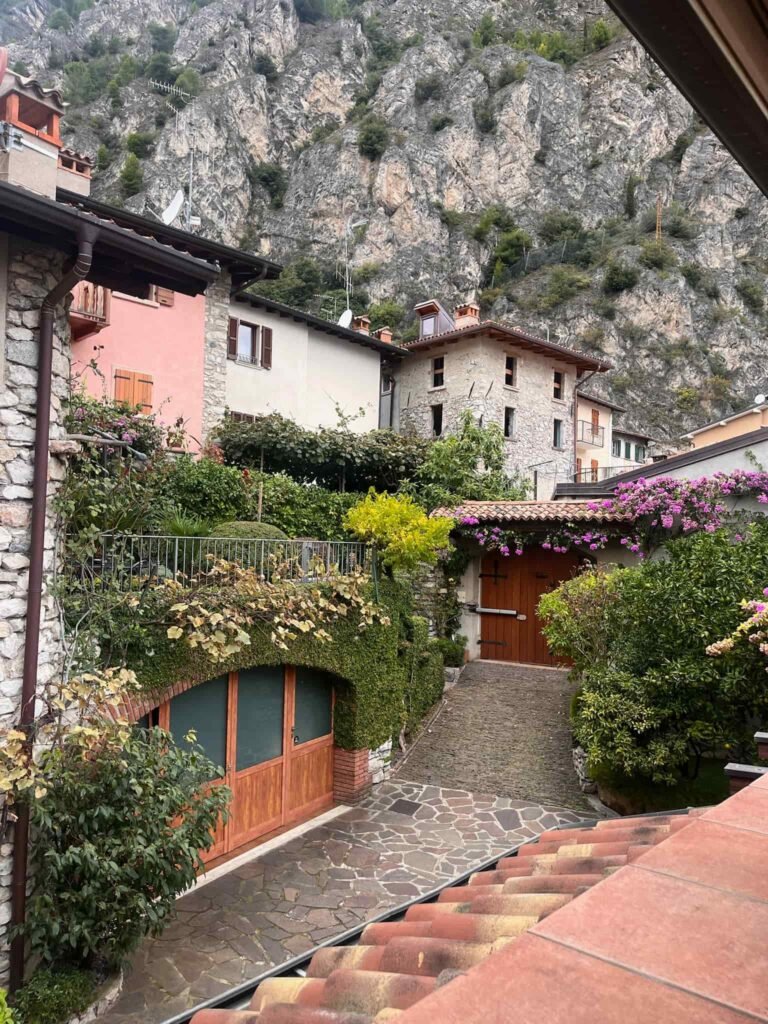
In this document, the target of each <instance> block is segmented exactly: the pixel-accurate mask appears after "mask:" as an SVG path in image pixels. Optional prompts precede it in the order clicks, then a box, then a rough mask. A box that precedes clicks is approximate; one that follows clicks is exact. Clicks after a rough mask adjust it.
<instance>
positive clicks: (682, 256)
mask: <svg viewBox="0 0 768 1024" xmlns="http://www.w3.org/2000/svg"><path fill="white" fill-rule="evenodd" d="M321 6H322V7H323V10H325V12H326V16H324V17H321V18H320V19H319V20H315V21H311V20H307V19H308V18H309V19H311V18H313V17H315V15H314V13H313V12H314V11H315V10H316V9H317V8H319V7H321ZM350 8H351V9H350ZM0 10H2V9H0ZM51 12H52V8H51V7H50V5H49V2H48V0H31V2H28V3H25V2H24V0H20V2H17V4H16V6H13V7H10V9H9V8H8V3H7V0H6V7H5V9H4V13H0V27H1V28H2V35H3V37H4V38H5V39H6V40H11V59H12V61H15V60H18V61H22V62H23V63H24V64H26V65H27V67H28V68H29V69H30V70H32V71H34V72H36V73H38V74H39V75H40V77H41V78H42V79H43V80H45V81H46V82H50V81H53V80H55V81H58V82H63V83H64V84H65V85H67V84H68V85H69V88H70V90H71V91H72V98H73V107H72V111H71V116H70V118H69V124H70V128H69V131H70V136H71V141H72V142H73V143H74V144H76V145H77V146H78V147H79V148H85V149H88V150H90V151H94V152H95V151H96V150H97V149H98V148H99V147H100V146H101V147H102V148H101V165H102V170H101V171H100V173H99V174H98V176H97V179H96V182H95V187H94V191H95V193H96V194H97V195H98V196H100V197H103V198H106V199H109V200H111V201H115V200H118V199H121V196H122V200H123V201H125V202H127V203H128V205H130V206H131V207H132V208H135V209H139V210H144V211H148V210H158V209H160V208H162V207H163V206H164V205H165V204H166V203H167V202H168V201H169V200H170V198H171V196H172V195H173V193H174V192H175V190H176V189H177V188H178V187H179V185H186V182H187V170H188V165H189V157H190V146H191V145H192V144H193V143H194V146H195V154H194V159H195V166H196V173H195V179H194V192H193V206H194V212H195V213H196V214H198V215H199V216H200V217H201V218H202V228H201V231H202V232H203V233H205V234H209V235H211V236H212V237H217V238H221V239H223V240H224V241H227V242H230V243H233V244H248V245H251V246H254V247H256V248H259V249H261V251H263V252H265V253H269V254H270V255H271V256H273V257H274V258H277V259H280V260H283V261H290V260H291V259H294V258H296V257H297V256H307V255H309V256H312V257H313V258H315V259H316V260H318V261H320V262H322V263H325V264H330V265H331V266H332V265H333V264H334V263H335V262H337V261H339V259H340V257H341V254H342V251H343V238H344V234H345V230H346V228H347V225H348V224H349V223H350V222H353V223H354V222H357V221H364V222H365V223H364V224H361V225H359V226H358V227H357V228H355V229H354V231H353V233H352V237H351V240H350V251H351V254H352V262H353V266H354V267H355V268H357V276H358V278H359V279H360V280H361V281H364V282H365V284H364V287H365V290H366V291H367V292H368V294H369V296H370V299H371V301H372V302H374V303H381V302H383V301H384V300H394V302H395V303H397V304H398V305H400V306H401V307H403V308H404V309H408V308H410V306H411V305H412V304H413V302H414V301H418V300H420V299H423V298H425V297H428V296H437V297H439V298H441V299H442V300H443V301H444V302H445V303H446V304H452V303H453V302H455V301H457V300H463V299H465V298H468V297H471V296H474V295H477V294H481V297H482V300H483V305H484V312H485V314H487V315H493V316H494V317H497V318H504V319H508V320H511V321H512V322H513V323H515V324H520V325H523V326H525V327H526V328H528V329H530V330H533V331H536V332H545V331H546V330H547V329H548V330H549V332H550V337H552V338H553V339H554V338H558V339H559V340H561V341H563V342H565V343H567V344H571V345H574V346H587V347H589V348H590V349H592V350H594V351H601V352H604V353H605V355H606V357H607V358H609V359H610V360H611V361H612V362H613V363H614V364H615V370H614V371H613V373H612V374H610V375H609V376H608V377H607V378H606V379H605V380H602V379H599V380H598V379H596V380H595V381H594V382H593V384H592V386H591V390H593V391H594V392H601V393H603V394H605V395H606V396H610V397H612V398H613V399H614V400H615V401H618V402H619V403H620V404H623V405H626V407H627V409H628V413H627V420H626V422H627V423H629V424H631V425H634V426H637V427H641V428H646V429H648V430H649V431H650V432H652V433H654V434H656V435H658V436H661V437H668V438H669V437H674V436H676V435H677V433H678V432H679V431H680V430H681V429H684V428H686V427H689V426H691V425H693V424H695V423H697V422H701V421H702V420H706V419H708V418H711V417H712V416H717V415H721V414H722V413H724V412H726V411H729V410H730V409H732V408H733V407H734V406H739V405H742V404H744V403H745V402H748V401H750V400H751V399H752V397H753V396H754V393H756V392H757V391H758V390H765V385H766V383H767V382H766V379H765V378H766V374H765V371H764V369H763V367H764V365H765V362H766V354H768V341H766V339H765V312H764V309H763V292H764V287H765V277H766V270H767V269H768V262H767V257H768V243H767V242H766V231H765V228H766V223H767V222H768V204H766V202H765V200H764V199H763V198H762V196H760V194H759V193H758V192H757V190H756V189H755V188H754V186H753V185H752V184H751V183H750V181H749V180H748V179H747V177H746V175H745V174H744V173H743V172H742V171H741V170H740V169H739V168H738V167H737V166H736V165H735V163H734V161H733V160H732V159H731V158H730V157H729V156H728V154H727V153H726V152H725V151H724V150H723V148H722V146H721V145H720V144H719V143H718V142H717V140H716V139H715V138H714V137H713V136H712V134H711V133H709V132H708V131H706V130H704V128H703V127H702V126H701V125H700V124H698V122H697V121H696V119H695V116H694V114H693V112H692V111H691V109H690V107H689V106H688V105H687V103H686V102H685V100H684V99H683V98H682V97H681V96H680V95H679V94H678V93H677V91H676V90H675V89H674V87H673V86H671V85H670V84H669V82H668V81H667V80H666V79H665V78H664V76H663V75H662V74H661V72H660V71H659V69H658V68H657V67H656V66H655V65H654V64H653V62H652V61H650V59H649V58H648V57H647V56H646V55H645V53H644V52H643V51H642V49H641V48H640V47H639V46H638V45H637V44H636V43H635V42H634V41H633V40H632V39H631V38H630V37H628V36H627V35H626V34H625V33H623V32H621V30H620V29H619V28H618V26H616V25H615V23H613V22H611V20H610V16H609V15H608V14H607V9H606V8H605V7H604V5H603V4H602V2H601V0H557V2H556V3H555V2H552V0H496V2H490V0H462V2H461V3H459V2H458V0H430V2H429V3H413V2H412V0H367V2H364V3H355V2H354V0H352V2H350V0H346V2H344V0H327V2H326V3H325V4H321V0H295V2H294V0H246V2H242V0H210V2H208V3H207V4H205V5H204V6H203V5H201V4H200V3H199V0H198V3H197V4H196V3H192V4H190V3H189V2H188V0H101V2H99V3H96V4H95V5H94V6H93V7H91V8H90V9H87V10H85V11H84V12H83V13H81V14H80V16H79V19H78V20H77V21H76V22H70V23H67V21H66V18H65V17H62V16H61V15H56V14H55V13H54V15H53V16H52V13H51ZM484 16H485V18H484ZM600 18H604V19H606V21H607V22H608V25H609V27H610V28H611V32H612V38H611V39H610V41H608V42H607V44H606V45H602V44H603V43H605V39H604V38H600V36H599V30H598V35H595V22H596V21H597V20H598V19H600ZM152 23H155V24H158V25H167V26H173V27H174V28H175V30H176V32H177V34H176V38H175V39H173V38H172V37H171V39H170V41H168V40H167V39H166V40H165V41H163V40H160V46H158V39H157V35H156V33H155V35H154V36H153V34H152V32H151V31H150V25H152ZM51 24H53V25H58V26H60V27H57V28H51V27H49V26H50V25H51ZM537 31H538V32H539V33H540V34H539V35H535V34H534V33H536V32H537ZM553 32H560V33H562V36H561V37H557V38H555V39H554V40H553V37H552V36H551V35H541V33H553ZM582 38H586V39H587V43H586V45H583V44H582ZM558 43H559V44H561V45H559V46H558ZM153 48H154V51H158V49H160V50H162V49H163V48H165V49H168V50H171V51H172V56H171V63H172V65H173V71H172V73H171V75H170V77H173V76H174V75H175V74H176V73H178V71H179V70H180V69H190V68H191V69H195V71H196V72H197V75H196V76H195V75H193V76H192V77H191V78H190V76H189V75H185V77H184V78H183V79H179V81H180V83H181V84H185V83H187V84H189V83H190V82H191V86H192V88H191V91H193V92H194V91H195V90H196V89H197V87H198V82H199V87H200V91H199V95H197V96H196V97H195V98H193V99H192V100H191V101H190V102H188V103H187V105H186V107H185V108H184V110H183V112H182V113H181V114H179V115H178V117H177V116H176V115H175V114H174V113H173V112H172V111H171V110H170V109H169V107H168V104H167V101H166V99H165V98H164V97H163V96H161V95H159V94H158V93H157V92H156V91H154V90H153V89H152V87H151V86H150V85H149V83H148V81H147V77H146V74H147V71H146V70H145V66H144V65H145V63H146V62H147V61H148V60H150V59H151V58H152V55H153ZM103 51H104V52H103ZM155 56H156V57H157V53H155ZM84 57H85V58H88V64H87V65H85V66H86V67H87V68H88V69H89V71H88V74H90V79H89V80H88V81H86V82H85V85H84V84H83V72H82V70H80V71H78V70H77V69H75V71H73V70H72V68H71V65H70V66H69V67H68V68H67V69H66V70H65V65H67V63H68V62H71V61H82V60H83V58H84ZM267 58H268V59H267ZM574 58H576V59H575V60H574ZM121 61H122V64H121ZM166 63H167V62H166ZM161 64H162V61H161ZM80 67H82V65H80ZM151 67H152V65H150V69H151ZM154 67H155V68H156V67H157V61H156V60H155V65H154ZM161 70H162V68H161ZM198 76H199V78H198ZM130 133H147V135H146V136H142V137H141V138H140V140H139V143H138V144H136V143H134V148H137V149H138V152H139V153H140V154H141V153H142V152H144V153H145V154H146V155H144V156H142V160H141V163H142V167H143V183H142V184H141V188H140V191H139V192H138V193H137V194H136V195H134V196H132V197H130V198H128V197H126V195H125V193H126V191H131V189H130V188H129V189H126V187H125V184H124V183H121V179H120V174H121V168H122V167H123V165H124V161H125V158H126V152H125V148H124V145H125V140H126V139H128V137H129V136H130ZM371 137H373V142H372V143H371V145H368V144H367V142H370V141H371ZM142 139H143V143H142ZM361 141H362V145H361ZM361 148H362V149H363V150H364V151H366V152H367V154H368V155H366V153H364V152H361ZM134 187H135V186H134ZM657 196H660V197H661V206H662V228H663V242H662V244H661V245H657V244H656V243H655V241H654V239H655V234H654V229H655V207H656V202H657ZM565 214H567V215H569V216H565ZM518 229H519V230H518ZM323 287H325V286H324V285H323V286H321V290H322V288H323ZM313 301H315V302H316V304H317V305H320V306H322V305H323V300H322V298H317V299H314V298H313ZM325 308H326V309H327V310H328V311H329V312H332V311H333V308H332V304H331V307H330V309H329V308H328V304H327V303H326V307H325ZM340 311H341V310H340V309H339V310H338V312H340ZM386 312H387V313H388V314H389V315H390V318H391V317H392V316H394V317H395V318H397V316H398V310H397V309H396V308H394V307H392V306H389V307H387V308H386ZM398 328H399V329H400V330H401V331H402V330H405V329H407V319H405V320H403V322H402V323H400V324H398Z"/></svg>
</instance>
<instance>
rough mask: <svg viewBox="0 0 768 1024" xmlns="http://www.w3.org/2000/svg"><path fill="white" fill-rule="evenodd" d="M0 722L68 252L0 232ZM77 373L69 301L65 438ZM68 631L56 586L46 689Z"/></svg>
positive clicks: (45, 652)
mask: <svg viewBox="0 0 768 1024" xmlns="http://www.w3.org/2000/svg"><path fill="white" fill-rule="evenodd" d="M0 239H2V241H3V243H4V244H3V245H1V246H0V331H2V339H3V345H2V348H3V353H4V359H3V360H2V361H0V728H8V727H10V726H11V725H12V724H15V723H16V721H17V720H18V714H19V705H20V697H21V677H22V667H23V660H24V619H25V615H26V601H27V586H28V577H29V571H28V570H29V539H30V538H29V526H30V519H31V510H32V466H33V459H34V427H35V412H36V402H37V357H38V323H39V316H40V305H41V303H42V300H43V298H44V297H45V295H46V294H47V293H48V291H50V289H51V288H52V287H53V286H54V285H55V284H56V282H57V281H58V280H59V278H60V277H61V273H62V261H63V257H61V256H60V255H58V254H54V253H51V252H50V250H46V249H43V248H36V247H34V246H32V245H31V244H29V243H25V244H24V245H23V246H21V245H19V244H18V243H17V241H16V240H14V239H13V238H11V239H9V240H8V239H5V238H4V236H0ZM69 376H70V348H69V325H68V321H67V315H66V313H65V312H64V304H62V308H61V311H60V312H59V315H58V316H57V318H56V322H55V324H54V337H53V389H52V399H51V438H52V439H53V440H56V439H61V438H62V437H63V435H64V427H63V424H62V418H63V415H62V403H63V400H64V399H65V398H66V396H67V393H68V387H69ZM64 472H65V467H64V463H63V462H62V461H61V460H60V459H59V458H57V457H56V456H54V455H52V456H51V459H50V463H49V483H48V517H47V523H46V534H45V562H44V569H45V572H46V575H47V576H48V574H50V572H51V570H52V569H53V554H54V517H53V498H54V497H55V493H56V490H57V487H58V482H59V481H61V479H62V478H63V476H64ZM61 657H62V637H61V632H60V629H59V620H58V615H57V613H56V607H55V602H54V599H53V596H52V594H51V592H50V587H49V586H48V585H46V586H45V588H44V591H43V604H42V609H41V628H40V668H39V672H38V684H39V686H40V687H41V688H42V687H44V686H45V685H46V683H48V682H49V680H50V679H51V678H52V677H53V675H54V674H55V673H56V672H57V671H59V670H60V666H61ZM11 852H12V837H11V836H10V835H8V834H6V835H3V836H0V985H5V984H6V982H7V976H8V960H7V952H8V936H7V928H8V921H9V919H10V882H11Z"/></svg>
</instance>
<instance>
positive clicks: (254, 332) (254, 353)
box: [242, 324, 261, 366]
mask: <svg viewBox="0 0 768 1024" xmlns="http://www.w3.org/2000/svg"><path fill="white" fill-rule="evenodd" d="M242 326H245V325H242ZM249 330H250V332H251V362H252V363H253V365H254V366H258V365H259V332H260V331H261V328H260V327H259V325H258V324H250V325H249Z"/></svg>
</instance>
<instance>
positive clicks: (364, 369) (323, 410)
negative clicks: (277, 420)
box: [226, 302, 381, 433]
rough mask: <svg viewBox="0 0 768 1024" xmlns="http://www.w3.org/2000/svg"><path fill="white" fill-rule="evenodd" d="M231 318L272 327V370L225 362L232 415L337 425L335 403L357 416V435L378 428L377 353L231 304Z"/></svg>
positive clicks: (308, 424)
mask: <svg viewBox="0 0 768 1024" xmlns="http://www.w3.org/2000/svg"><path fill="white" fill-rule="evenodd" d="M230 316H234V317H237V318H238V319H239V320H245V321H248V322H249V323H256V324H259V325H261V326H262V327H271V328H272V331H273V336H272V369H271V370H262V369H261V368H260V367H257V366H252V365H251V364H249V363H238V362H235V361H234V360H228V362H227V388H226V402H227V406H228V408H229V409H230V411H232V412H239V413H247V414H249V415H255V414H263V413H271V412H277V413H280V414H281V415H282V416H287V417H289V418H290V419H293V420H295V421H296V422H297V423H299V424H301V425H302V426H304V427H335V426H338V424H339V418H338V415H337V411H336V407H337V405H338V406H339V407H340V408H341V410H342V411H343V412H344V414H345V415H347V416H357V414H358V412H359V410H360V409H361V408H362V409H363V410H364V414H363V415H362V416H360V417H359V418H356V419H354V420H353V421H352V422H351V423H350V424H349V426H350V429H351V430H353V431H356V432H359V433H362V432H364V431H366V430H373V429H375V428H376V427H377V426H378V424H379V389H380V379H381V357H380V355H379V353H378V352H377V351H375V350H374V349H370V348H366V347H365V346H363V345H356V344H355V343H354V342H353V341H347V340H346V339H344V338H335V337H333V335H330V334H324V333H322V332H320V331H316V330H314V329H313V328H311V327H309V326H308V325H307V324H303V323H296V322H295V321H294V320H289V319H286V318H283V317H280V316H277V315H276V314H274V313H270V312H269V311H268V310H264V309H260V308H257V307H253V306H250V305H248V304H247V303H239V302H236V303H232V304H231V305H230Z"/></svg>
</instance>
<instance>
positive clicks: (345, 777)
mask: <svg viewBox="0 0 768 1024" xmlns="http://www.w3.org/2000/svg"><path fill="white" fill-rule="evenodd" d="M333 755H334V756H333V799H334V800H336V801H337V802H338V803H340V804H357V803H359V802H360V801H361V800H363V799H364V798H365V797H366V796H368V794H369V793H370V791H371V785H372V783H373V780H372V778H371V768H370V757H371V752H370V750H368V748H367V747H361V748H360V749H359V750H343V749H342V748H341V747H334V750H333Z"/></svg>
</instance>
